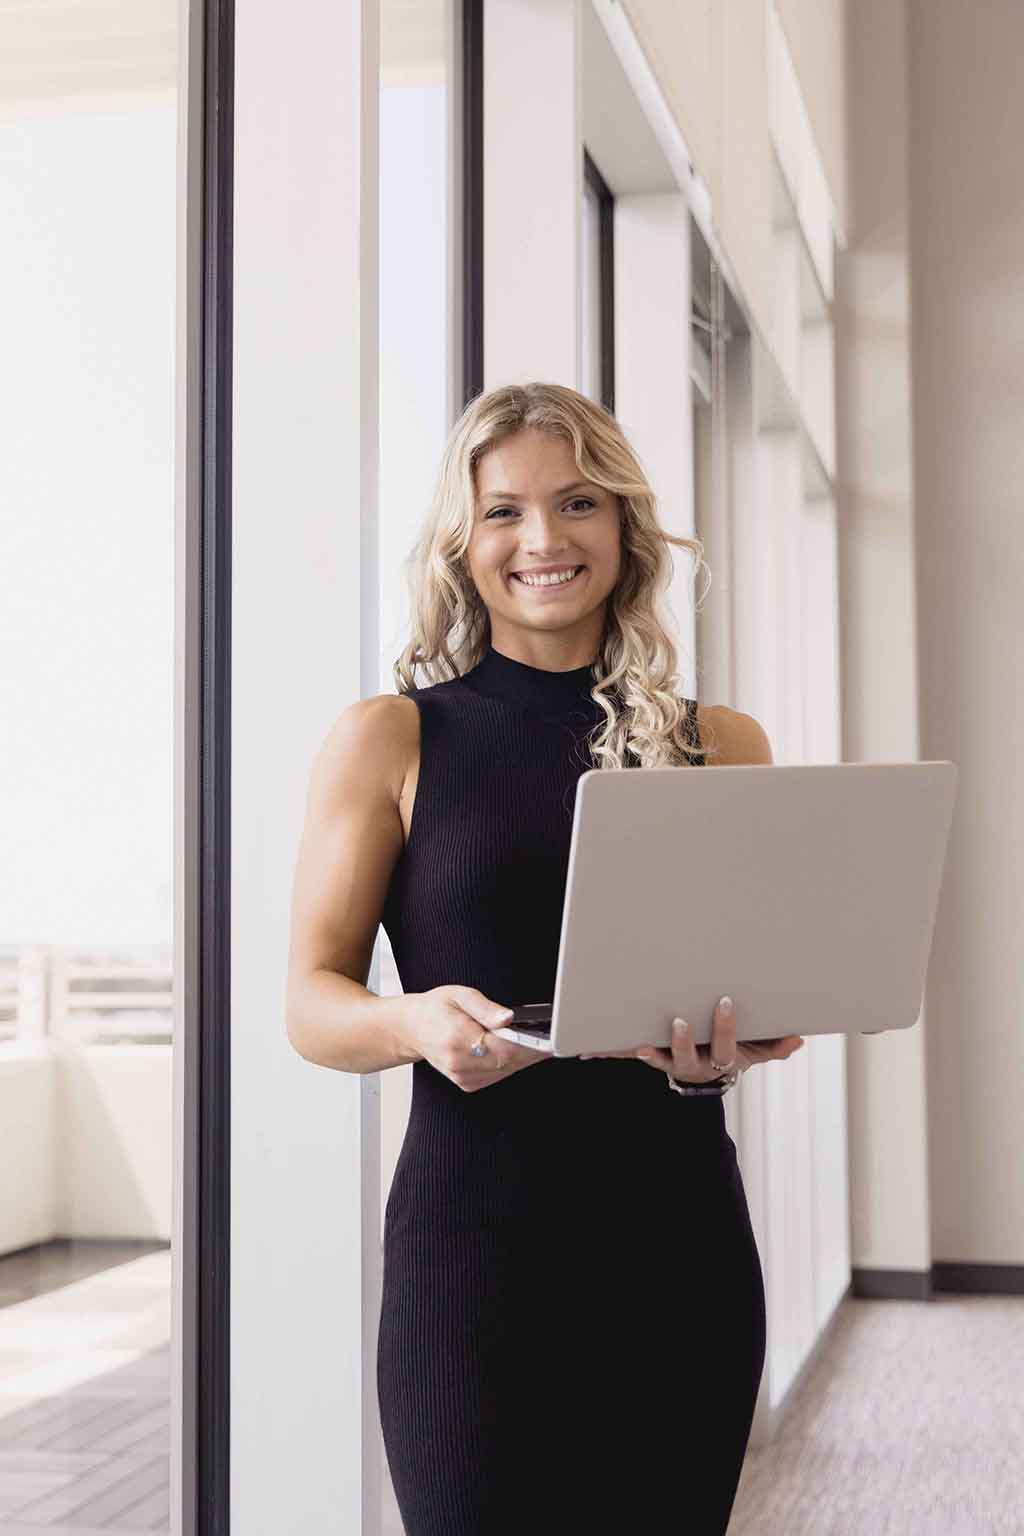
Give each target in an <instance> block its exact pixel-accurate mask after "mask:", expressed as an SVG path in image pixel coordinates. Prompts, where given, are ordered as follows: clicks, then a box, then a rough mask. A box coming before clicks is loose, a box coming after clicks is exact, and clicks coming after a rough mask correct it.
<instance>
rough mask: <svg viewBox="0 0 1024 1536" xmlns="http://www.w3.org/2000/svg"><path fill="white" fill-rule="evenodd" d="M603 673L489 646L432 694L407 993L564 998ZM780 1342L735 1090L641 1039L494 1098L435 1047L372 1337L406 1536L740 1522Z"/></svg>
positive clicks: (397, 889) (395, 910)
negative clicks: (728, 1108)
mask: <svg viewBox="0 0 1024 1536" xmlns="http://www.w3.org/2000/svg"><path fill="white" fill-rule="evenodd" d="M589 691H590V669H589V667H580V668H577V669H575V670H574V671H570V672H549V671H546V670H543V669H541V668H537V667H531V666H527V665H526V664H525V663H522V662H518V661H514V660H512V659H511V658H510V657H507V656H505V655H503V654H502V653H501V652H499V651H495V650H494V649H493V648H491V649H490V650H489V651H488V652H487V654H486V655H485V657H484V659H483V660H482V661H481V662H480V663H479V664H478V665H477V666H476V667H474V668H473V669H471V670H470V671H469V672H468V673H466V674H465V676H464V677H461V678H454V679H452V680H451V681H448V682H444V683H438V684H435V685H433V686H432V687H427V688H422V689H415V690H413V691H412V693H411V697H413V698H414V699H415V700H416V703H417V705H418V707H419V711H420V769H419V779H418V783H417V789H416V798H415V802H414V805H413V816H412V825H411V828H410V833H409V838H408V842H407V845H406V847H405V849H404V850H403V853H402V855H401V856H400V859H399V862H398V864H397V865H396V867H395V870H394V872H393V875H392V880H391V884H390V887H389V890H388V896H387V901H386V905H385V911H384V917H383V923H384V927H385V930H386V932H387V934H388V938H389V940H390V942H391V945H392V949H393V951H394V955H395V960H396V963H397V967H398V973H399V976H400V978H401V982H402V986H403V989H404V991H406V992H425V991H428V990H429V989H431V988H432V987H437V986H442V985H446V984H451V983H460V984H463V985H468V986H472V987H477V988H479V989H480V990H481V991H482V992H483V993H484V994H485V995H486V996H487V998H489V999H490V1000H491V1001H493V1002H495V1003H498V1004H501V1005H510V1004H514V1003H521V1002H535V1001H541V1000H547V999H550V998H551V997H552V996H553V995H554V983H555V970H556V965H557V959H558V942H559V935H560V932H561V916H562V902H563V897H564V893H565V883H566V876H567V871H568V859H569V840H570V832H571V827H572V814H573V805H574V797H575V787H576V781H577V779H578V778H579V776H580V774H581V773H582V772H583V771H584V769H586V768H588V767H593V766H595V764H594V763H593V762H592V761H591V760H590V758H589V754H588V753H587V750H586V736H587V734H588V732H589V731H590V730H591V729H592V728H593V726H594V725H595V724H597V723H599V721H600V720H601V719H603V715H602V714H601V712H600V711H599V710H598V708H597V706H595V705H594V703H593V701H592V700H591V699H590V697H589ZM688 718H689V720H690V722H691V730H694V731H695V729H696V706H695V705H694V704H692V703H691V705H690V709H689V716H688ZM693 739H695V740H696V738H695V737H694V738H693ZM695 761H699V760H698V759H695ZM680 874H681V877H683V876H686V877H688V878H691V879H692V878H694V875H693V872H692V871H691V872H686V871H680ZM607 895H608V900H609V901H613V902H621V903H622V904H623V906H625V904H627V903H628V901H629V892H628V890H610V891H609V892H608V893H607ZM764 1355H765V1306H764V1286H763V1279H762V1271H761V1264H760V1258H759V1255H758V1250H757V1245H756V1241H755V1238H754V1233H753V1230H752V1228H751V1224H750V1216H749V1212H748V1208H747V1201H746V1195H745V1192H744V1188H743V1182H742V1178H741V1174H740V1170H739V1167H738V1164H737V1161H736V1146H735V1143H734V1142H733V1140H732V1138H731V1137H730V1136H729V1135H728V1132H727V1130H726V1122H725V1109H724V1105H723V1101H722V1099H721V1098H719V1097H696V1098H695V1097H683V1096H681V1095H679V1094H677V1093H672V1092H671V1091H670V1089H669V1087H668V1084H667V1082H666V1080H665V1076H664V1074H663V1072H661V1071H660V1070H657V1069H655V1068H653V1067H651V1066H648V1065H647V1064H646V1063H645V1062H642V1061H639V1060H633V1059H628V1060H627V1059H612V1060H591V1061H580V1060H578V1059H576V1058H571V1059H570V1058H555V1057H549V1058H545V1059H544V1060H543V1061H541V1062H539V1063H538V1064H537V1065H534V1066H529V1067H527V1068H525V1069H524V1070H522V1071H519V1072H516V1073H514V1074H513V1075H511V1076H509V1077H507V1078H502V1077H500V1076H499V1077H497V1078H496V1080H495V1081H494V1083H493V1084H492V1085H490V1086H488V1087H486V1088H482V1089H479V1090H477V1091H476V1092H473V1093H465V1092H463V1091H462V1090H461V1089H460V1088H458V1087H457V1086H456V1085H455V1084H454V1083H453V1082H451V1080H450V1079H449V1078H447V1077H445V1076H444V1074H443V1073H441V1072H439V1071H437V1070H436V1069H435V1068H434V1067H433V1066H432V1065H431V1064H430V1063H429V1062H427V1061H423V1060H421V1061H417V1062H416V1063H415V1064H414V1066H413V1095H412V1106H411V1111H410V1116H409V1123H408V1129H407V1131H406V1135H405V1140H404V1142H403V1145H402V1149H401V1152H400V1155H399V1158H398V1163H397V1166H396V1169H395V1175H394V1179H393V1182H392V1186H391V1191H390V1194H389V1197H388V1201H387V1205H386V1208H385V1218H384V1280H383V1302H382V1310H381V1317H380V1325H379V1333H378V1349H377V1388H378V1396H379V1402H380V1414H381V1425H382V1429H383V1434H384V1443H385V1448H386V1451H387V1457H388V1464H389V1467H390V1471H391V1478H392V1482H393V1485H394V1489H395V1494H396V1496H397V1499H398V1504H399V1507H400V1509H401V1513H402V1518H403V1521H404V1523H405V1529H406V1532H407V1536H498V1533H501V1536H512V1533H515V1536H547V1533H549V1532H550V1533H552V1536H554V1533H559V1536H576V1533H584V1532H586V1533H587V1536H597V1533H601V1532H608V1533H609V1536H610V1533H613V1532H614V1533H615V1536H669V1533H672V1536H719V1533H722V1532H724V1531H725V1530H726V1528H727V1526H728V1522H729V1513H730V1510H731V1508H732V1504H733V1500H734V1497H735V1493H736V1488H737V1484H738V1482H739V1477H740V1472H741V1470H742V1466H743V1457H744V1452H745V1449H746V1445H747V1440H748V1438H749V1434H750V1427H751V1423H752V1419H753V1413H754V1406H755V1401H756V1397H757V1392H758V1386H759V1383H760V1379H761V1374H762V1369H763V1365H764Z"/></svg>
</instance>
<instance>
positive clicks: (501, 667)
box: [463, 645, 594, 716]
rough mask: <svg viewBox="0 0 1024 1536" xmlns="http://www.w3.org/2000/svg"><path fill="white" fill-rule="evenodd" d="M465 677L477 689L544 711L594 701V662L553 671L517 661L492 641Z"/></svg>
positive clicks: (548, 712)
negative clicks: (561, 670) (496, 648)
mask: <svg viewBox="0 0 1024 1536" xmlns="http://www.w3.org/2000/svg"><path fill="white" fill-rule="evenodd" d="M463 681H464V682H465V683H466V684H467V685H468V686H469V687H470V688H472V689H473V690H474V691H475V692H476V693H482V694H486V696H487V697H488V698H492V699H499V700H501V701H502V702H503V703H506V704H510V705H512V706H513V707H516V708H519V709H524V710H527V711H529V712H530V713H535V714H540V715H554V716H557V715H560V714H563V713H565V712H566V711H568V710H570V709H572V707H573V706H574V705H576V706H578V705H580V704H592V700H591V698H590V690H591V688H592V687H593V686H594V672H593V663H591V664H589V665H587V666H584V667H573V668H571V669H570V670H569V671H568V672H549V671H548V670H547V669H546V668H545V667H531V666H530V665H529V664H528V663H527V662H525V661H516V660H514V659H513V657H511V656H506V655H505V654H504V653H503V652H502V651H496V650H495V649H494V647H493V645H489V646H488V648H487V650H486V651H485V652H484V654H483V656H482V658H481V659H480V661H478V662H477V664H476V666H475V667H471V668H470V670H469V671H468V672H467V673H465V674H464V676H463Z"/></svg>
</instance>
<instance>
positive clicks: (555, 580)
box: [512, 565, 583, 587]
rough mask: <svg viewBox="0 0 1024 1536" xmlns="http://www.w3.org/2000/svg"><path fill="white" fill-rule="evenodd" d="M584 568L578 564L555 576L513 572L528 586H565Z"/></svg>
mask: <svg viewBox="0 0 1024 1536" xmlns="http://www.w3.org/2000/svg"><path fill="white" fill-rule="evenodd" d="M582 569H583V567H582V566H581V565H578V566H576V568H575V569H574V570H572V571H567V572H564V573H562V574H561V575H555V576H524V575H523V574H522V573H521V572H519V571H513V573H512V574H513V575H514V576H515V578H516V580H517V581H521V582H522V583H523V585H524V586H527V587H559V586H564V585H565V583H566V582H567V581H572V580H573V578H574V577H575V576H578V575H579V573H580V571H581V570H582Z"/></svg>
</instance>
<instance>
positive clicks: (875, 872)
mask: <svg viewBox="0 0 1024 1536" xmlns="http://www.w3.org/2000/svg"><path fill="white" fill-rule="evenodd" d="M957 777H958V768H957V765H956V764H955V763H951V762H946V761H941V762H923V763H827V764H803V763H801V764H793V765H783V764H761V763H758V764H744V765H741V766H736V767H720V768H716V769H715V770H714V772H713V773H695V772H693V771H692V769H690V768H685V767H671V768H647V769H643V770H642V771H638V772H633V773H629V772H620V773H616V772H608V771H604V770H601V769H596V768H592V769H588V770H587V771H586V772H585V773H583V774H582V775H581V776H580V778H579V780H578V781H577V785H576V800H575V809H574V814H573V825H572V838H571V843H570V850H569V868H568V876H567V880H566V891H565V900H564V903H563V908H562V928H561V936H560V942H559V951H558V966H557V972H556V977H555V995H554V997H553V998H540V999H536V998H534V999H528V1000H524V1001H523V1002H522V1003H521V1004H519V1005H518V1006H516V1009H515V1013H514V1015H513V1018H512V1019H511V1020H510V1021H509V1023H508V1024H507V1025H503V1026H502V1027H501V1028H499V1029H496V1030H495V1031H494V1033H495V1034H497V1035H503V1036H504V1037H505V1038H506V1039H507V1040H513V1041H515V1042H516V1043H517V1044H519V1045H527V1046H530V1047H531V1048H532V1049H533V1050H547V1051H551V1052H553V1053H554V1055H556V1056H576V1055H579V1054H580V1053H581V1052H593V1051H621V1050H632V1049H635V1048H636V1047H637V1046H640V1045H648V1044H649V1045H656V1046H662V1047H665V1048H668V1047H669V1046H670V1044H671V1037H672V1020H673V1018H674V1017H675V1016H676V1015H677V1014H678V1015H679V1016H681V1017H682V1018H684V1019H686V1020H688V1021H689V1023H690V1025H691V1027H692V1029H693V1037H694V1040H695V1041H696V1043H697V1044H700V1045H706V1044H708V1043H709V1041H710V1038H711V1024H712V1018H713V1015H714V1010H715V1006H716V1004H717V1002H718V999H719V998H720V997H722V996H724V995H725V994H726V993H728V994H729V996H730V997H732V999H733V1001H734V1003H735V1005H736V1014H735V1018H736V1038H737V1040H738V1041H743V1040H766V1039H773V1038H779V1037H781V1036H783V1035H828V1034H852V1033H854V1032H859V1033H861V1034H874V1033H877V1032H879V1031H882V1030H888V1029H908V1028H909V1027H910V1026H911V1025H913V1024H914V1023H916V1021H917V1019H918V1017H919V1016H920V1012H921V1006H922V1002H923V997H924V984H925V973H926V971H927V967H928V956H929V953H930V950H931V942H932V933H933V930H934V925H935V917H936V912H937V909H938V901H939V892H940V886H941V880H942V871H943V866H944V863H945V857H946V848H947V843H948V838H949V831H950V825H951V821H952V815H953V805H954V800H955V795H956V784H957Z"/></svg>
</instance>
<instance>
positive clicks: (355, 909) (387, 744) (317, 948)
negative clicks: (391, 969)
mask: <svg viewBox="0 0 1024 1536" xmlns="http://www.w3.org/2000/svg"><path fill="white" fill-rule="evenodd" d="M398 707H399V708H404V706H398ZM405 739H406V738H405V734H404V726H403V724H402V723H401V720H400V717H399V715H398V712H397V710H396V708H395V701H394V699H392V698H391V697H389V696H388V695H386V694H385V695H381V696H379V697H377V698H372V699H361V700H359V701H357V702H356V703H355V704H351V705H349V707H348V708H347V709H346V710H344V711H343V713H342V714H341V715H340V716H339V718H338V720H337V721H336V722H335V724H334V725H333V726H332V727H331V730H330V732H329V733H328V735H327V737H326V739H325V741H324V742H323V744H322V746H321V747H320V750H319V751H318V753H317V756H316V758H315V760H314V763H313V767H312V771H311V773H310V781H309V791H308V795H307V799H306V819H305V824H304V826H303V829H302V836H301V839H300V842H299V851H298V857H297V860H296V865H295V876H294V882H293V888H292V911H291V941H290V946H289V952H288V984H287V990H286V1001H285V1014H286V1020H287V1031H288V1039H289V1040H290V1042H291V1044H292V1045H293V1046H294V1047H295V1049H296V1050H297V1051H298V1053H299V1055H300V1056H303V1057H305V1058H306V1060H307V1061H311V1062H314V1063H316V1064H317V1065H318V1066H324V1067H334V1068H335V1069H336V1070H338V1071H341V1072H379V1071H382V1070H383V1069H384V1068H386V1067H397V1066H401V1065H402V1064H403V1063H405V1062H410V1061H415V1060H417V1059H418V1056H419V1053H418V1052H417V1051H416V1050H415V1048H413V1047H412V1046H411V1045H410V1043H409V1040H408V1038H407V1036H406V1033H405V1024H406V1021H407V1019H408V1016H409V1007H410V1003H411V998H410V997H409V996H407V995H405V994H403V995H400V996H398V997H378V996H377V994H376V993H374V992H370V991H368V989H367V988H366V986H365V985H364V983H365V981H366V977H367V975H368V974H369V969H370V959H371V956H372V954H373V945H374V940H375V938H376V935H377V929H378V927H379V925H380V918H381V913H382V911H383V909H384V902H385V898H386V896H387V889H388V883H389V881H390V879H391V872H392V870H393V869H394V866H395V864H396V862H397V860H398V857H399V855H400V853H401V851H402V845H403V833H402V821H401V817H400V816H399V812H398V797H399V795H400V793H401V788H402V784H401V781H402V776H403V772H404V767H403V762H404V758H403V742H404V741H405ZM413 996H415V994H413Z"/></svg>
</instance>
